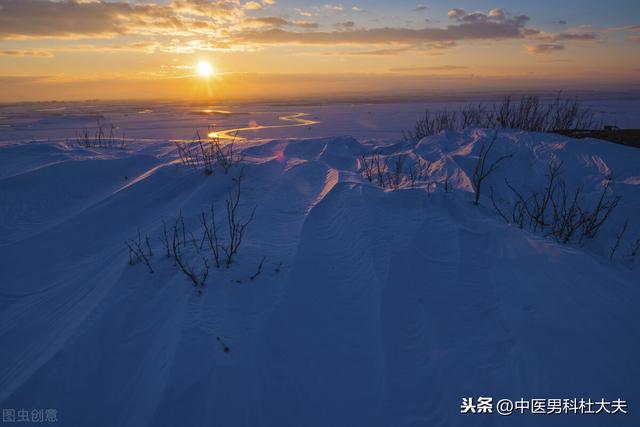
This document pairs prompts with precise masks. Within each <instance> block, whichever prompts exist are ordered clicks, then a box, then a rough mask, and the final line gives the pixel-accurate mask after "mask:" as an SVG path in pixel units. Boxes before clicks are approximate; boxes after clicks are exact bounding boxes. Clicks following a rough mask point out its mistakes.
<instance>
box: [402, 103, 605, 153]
mask: <svg viewBox="0 0 640 427" xmlns="http://www.w3.org/2000/svg"><path fill="white" fill-rule="evenodd" d="M596 125H597V123H596V121H595V120H594V114H593V112H592V111H591V110H590V109H589V108H584V107H582V105H581V104H580V102H579V101H578V100H577V99H576V98H569V97H565V96H564V95H563V94H562V92H559V93H558V94H557V95H556V97H555V98H554V99H552V100H550V101H546V102H545V101H543V100H542V99H541V98H540V97H539V96H535V95H524V96H522V97H521V98H520V99H519V100H517V101H514V100H513V97H512V96H505V97H504V98H503V99H502V101H501V102H499V103H496V104H493V106H491V107H488V106H485V105H483V104H467V105H466V106H464V107H462V108H461V109H460V111H459V112H455V111H453V112H450V111H447V110H445V111H442V112H436V113H431V112H429V111H428V110H427V111H426V113H425V115H424V117H422V118H420V119H418V121H417V122H416V125H415V128H414V130H413V131H409V132H407V131H403V137H404V139H405V140H409V141H419V140H421V139H422V138H424V137H426V136H431V135H435V134H437V133H440V132H441V131H443V130H463V129H466V128H468V127H470V126H476V127H481V128H497V129H500V128H508V129H520V130H525V131H532V132H563V131H570V130H576V129H583V130H584V129H594V128H595V126H596Z"/></svg>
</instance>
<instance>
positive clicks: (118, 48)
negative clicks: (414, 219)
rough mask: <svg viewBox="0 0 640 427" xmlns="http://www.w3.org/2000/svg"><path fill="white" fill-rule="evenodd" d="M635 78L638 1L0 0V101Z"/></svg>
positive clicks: (272, 94) (543, 84)
mask: <svg viewBox="0 0 640 427" xmlns="http://www.w3.org/2000/svg"><path fill="white" fill-rule="evenodd" d="M203 62H204V63H207V64H209V65H210V66H211V68H212V69H213V74H212V75H211V76H208V77H207V76H202V75H200V74H199V73H198V64H200V63H203ZM638 75H640V1H638V0H609V1H601V0H567V1H559V0H535V1H533V0H513V1H508V2H507V1H502V2H500V1H499V0H492V1H484V0H475V1H462V0H461V1H457V2H451V1H435V0H431V1H428V0H425V1H424V2H422V3H420V2H415V1H407V0H395V1H388V0H385V1H382V0H367V1H348V2H335V3H331V2H330V3H328V2H326V1H303V0H252V1H244V0H242V1H240V0H166V1H160V0H155V1H153V0H147V1H124V0H120V1H106V0H104V1H98V0H75V1H62V0H60V1H53V0H0V102H8V101H21V100H46V99H88V98H105V99H108V98H128V99H136V98H185V99H203V98H205V99H246V98H253V99H258V98H259V99H264V98H279V97H283V98H284V97H302V96H319V95H338V94H342V95H350V94H376V95H385V94H402V93H411V94H416V93H419V92H430V91H452V90H453V91H455V90H467V89H474V90H479V89H484V90H491V89H496V88H497V89H517V88H524V89H527V88H539V89H542V88H549V89H560V88H566V89H574V88H576V89H590V88H603V89H613V88H615V89H624V88H632V87H634V88H637V87H638V85H639V84H640V78H638Z"/></svg>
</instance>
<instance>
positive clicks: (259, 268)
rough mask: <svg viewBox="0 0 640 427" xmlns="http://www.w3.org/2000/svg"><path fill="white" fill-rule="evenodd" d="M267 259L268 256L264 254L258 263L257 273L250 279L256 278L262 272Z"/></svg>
mask: <svg viewBox="0 0 640 427" xmlns="http://www.w3.org/2000/svg"><path fill="white" fill-rule="evenodd" d="M266 260H267V257H266V256H263V257H262V259H261V260H260V264H258V269H257V270H256V272H255V274H254V275H253V276H251V277H249V280H251V281H253V280H255V279H256V278H257V277H258V276H259V275H260V273H262V266H263V265H264V262H265V261H266Z"/></svg>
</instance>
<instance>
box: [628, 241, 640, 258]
mask: <svg viewBox="0 0 640 427" xmlns="http://www.w3.org/2000/svg"><path fill="white" fill-rule="evenodd" d="M638 254H640V239H637V240H636V241H635V242H633V244H632V245H631V247H630V248H629V258H631V259H634V258H635V257H636V256H637V255H638Z"/></svg>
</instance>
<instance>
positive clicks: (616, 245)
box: [609, 220, 629, 261]
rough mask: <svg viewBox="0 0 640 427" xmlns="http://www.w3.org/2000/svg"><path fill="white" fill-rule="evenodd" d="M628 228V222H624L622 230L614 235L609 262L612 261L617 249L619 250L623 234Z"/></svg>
mask: <svg viewBox="0 0 640 427" xmlns="http://www.w3.org/2000/svg"><path fill="white" fill-rule="evenodd" d="M628 226H629V221H628V220H627V221H625V222H624V225H623V226H622V229H621V230H620V231H619V232H617V233H616V239H615V241H614V244H613V246H612V247H611V252H610V253H609V259H610V260H611V261H613V257H614V256H615V254H616V252H617V251H618V248H620V243H621V242H622V238H623V237H624V234H625V233H626V232H627V227H628Z"/></svg>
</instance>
